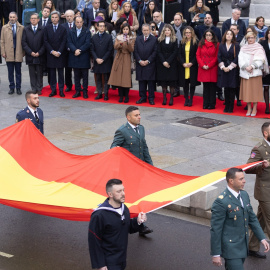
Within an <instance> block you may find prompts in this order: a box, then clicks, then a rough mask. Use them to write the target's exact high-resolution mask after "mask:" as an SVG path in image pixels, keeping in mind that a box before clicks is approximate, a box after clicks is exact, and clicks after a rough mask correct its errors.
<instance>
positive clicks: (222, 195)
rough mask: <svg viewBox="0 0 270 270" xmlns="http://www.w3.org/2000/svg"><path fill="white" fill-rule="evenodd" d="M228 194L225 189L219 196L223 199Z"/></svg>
mask: <svg viewBox="0 0 270 270" xmlns="http://www.w3.org/2000/svg"><path fill="white" fill-rule="evenodd" d="M226 196H227V193H226V191H223V192H222V193H221V194H220V195H219V196H218V198H219V199H221V200H223V199H224V198H225V197H226Z"/></svg>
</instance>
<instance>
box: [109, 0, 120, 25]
mask: <svg viewBox="0 0 270 270" xmlns="http://www.w3.org/2000/svg"><path fill="white" fill-rule="evenodd" d="M119 11H120V7H119V4H118V0H112V1H111V3H110V5H109V6H108V8H107V22H108V23H111V24H112V25H113V26H115V23H116V21H117V14H118V12H119Z"/></svg>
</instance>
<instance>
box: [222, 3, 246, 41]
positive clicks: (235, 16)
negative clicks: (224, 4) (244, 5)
mask: <svg viewBox="0 0 270 270" xmlns="http://www.w3.org/2000/svg"><path fill="white" fill-rule="evenodd" d="M240 16H241V10H240V9H238V8H235V9H233V10H232V18H230V19H228V20H226V21H224V22H223V24H222V34H224V33H225V32H226V30H229V29H230V26H231V24H237V25H239V35H241V36H244V35H245V34H246V25H245V23H244V22H243V21H242V20H241V19H240Z"/></svg>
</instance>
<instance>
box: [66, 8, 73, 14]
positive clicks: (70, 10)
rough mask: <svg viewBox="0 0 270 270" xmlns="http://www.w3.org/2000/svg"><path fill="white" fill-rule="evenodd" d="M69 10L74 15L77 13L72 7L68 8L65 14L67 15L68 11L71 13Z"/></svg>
mask: <svg viewBox="0 0 270 270" xmlns="http://www.w3.org/2000/svg"><path fill="white" fill-rule="evenodd" d="M69 12H71V13H72V15H75V12H74V11H73V10H72V9H68V10H66V12H65V15H66V14H67V13H69Z"/></svg>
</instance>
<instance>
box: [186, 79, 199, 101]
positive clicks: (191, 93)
mask: <svg viewBox="0 0 270 270" xmlns="http://www.w3.org/2000/svg"><path fill="white" fill-rule="evenodd" d="M195 87H196V86H191V85H190V79H185V86H184V96H185V98H188V96H190V98H192V97H193V96H194V92H195Z"/></svg>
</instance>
